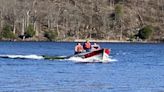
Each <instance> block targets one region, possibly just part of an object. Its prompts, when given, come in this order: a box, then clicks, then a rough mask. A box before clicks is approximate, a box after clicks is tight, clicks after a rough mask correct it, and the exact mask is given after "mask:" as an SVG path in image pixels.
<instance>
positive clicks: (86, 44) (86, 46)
mask: <svg viewBox="0 0 164 92" xmlns="http://www.w3.org/2000/svg"><path fill="white" fill-rule="evenodd" d="M83 48H84V50H85V51H86V52H90V50H91V43H90V42H89V40H87V41H86V42H85V43H84V45H83Z"/></svg>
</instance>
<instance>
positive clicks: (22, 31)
mask: <svg viewBox="0 0 164 92" xmlns="http://www.w3.org/2000/svg"><path fill="white" fill-rule="evenodd" d="M147 26H149V27H151V33H150V32H149V34H146V33H145V32H147V31H143V32H142V33H143V34H139V33H141V32H140V31H142V29H143V30H144V27H147ZM0 32H1V35H0V38H1V40H22V39H23V40H35V41H45V40H50V41H59V40H62V41H72V40H75V39H94V40H96V39H97V40H121V41H127V40H130V41H142V40H146V41H164V0H0ZM139 35H146V38H144V39H142V38H143V37H141V36H139Z"/></svg>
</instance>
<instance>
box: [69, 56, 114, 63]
mask: <svg viewBox="0 0 164 92" xmlns="http://www.w3.org/2000/svg"><path fill="white" fill-rule="evenodd" d="M68 60H70V61H72V62H76V63H109V62H116V61H117V59H113V58H111V57H109V58H108V59H107V60H105V61H101V60H94V59H91V60H90V59H83V58H81V57H70V58H69V59H68Z"/></svg>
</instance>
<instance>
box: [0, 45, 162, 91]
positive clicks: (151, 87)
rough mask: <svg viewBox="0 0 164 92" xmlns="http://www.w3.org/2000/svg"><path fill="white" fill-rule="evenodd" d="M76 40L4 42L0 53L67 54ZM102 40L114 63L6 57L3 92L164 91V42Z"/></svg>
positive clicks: (0, 77) (0, 73)
mask: <svg viewBox="0 0 164 92" xmlns="http://www.w3.org/2000/svg"><path fill="white" fill-rule="evenodd" d="M75 44H76V43H54V42H0V55H50V56H53V55H61V56H67V55H71V54H73V53H74V52H73V49H74V45H75ZM99 44H100V45H101V47H104V48H111V50H112V52H111V58H112V60H113V61H112V62H110V63H107V64H106V63H105V64H102V63H75V62H73V61H70V60H53V61H52V60H43V59H7V58H0V92H164V44H128V43H124V44H123V43H99Z"/></svg>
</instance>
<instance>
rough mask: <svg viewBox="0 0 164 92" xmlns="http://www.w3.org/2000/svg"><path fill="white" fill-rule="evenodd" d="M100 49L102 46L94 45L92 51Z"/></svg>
mask: <svg viewBox="0 0 164 92" xmlns="http://www.w3.org/2000/svg"><path fill="white" fill-rule="evenodd" d="M99 49H100V45H98V44H97V43H94V44H93V45H92V51H94V50H99Z"/></svg>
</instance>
